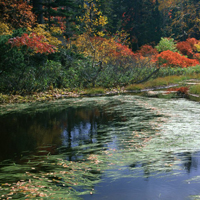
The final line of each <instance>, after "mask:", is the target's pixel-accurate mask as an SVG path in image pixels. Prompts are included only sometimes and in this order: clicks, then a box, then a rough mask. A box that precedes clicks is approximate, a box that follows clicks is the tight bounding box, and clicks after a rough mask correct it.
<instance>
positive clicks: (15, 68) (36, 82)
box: [0, 0, 200, 94]
mask: <svg viewBox="0 0 200 200" xmlns="http://www.w3.org/2000/svg"><path fill="white" fill-rule="evenodd" d="M199 9H200V2H199V1H197V0H134V1H130V0H27V1H26V0H1V1H0V52H1V54H0V92H1V93H7V94H16V93H20V94H27V93H32V92H37V91H45V90H47V89H49V88H70V89H72V90H73V89H74V88H90V87H117V86H126V85H128V84H132V83H141V82H143V81H146V80H148V79H149V78H150V77H156V76H157V75H158V73H159V71H160V69H161V68H177V67H178V68H187V67H190V66H195V65H198V64H199V60H200V54H199V52H200V41H199V39H200V16H199Z"/></svg>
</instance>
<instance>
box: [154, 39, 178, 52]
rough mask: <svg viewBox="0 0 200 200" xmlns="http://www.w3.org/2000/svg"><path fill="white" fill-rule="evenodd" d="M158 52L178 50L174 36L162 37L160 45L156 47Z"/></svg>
mask: <svg viewBox="0 0 200 200" xmlns="http://www.w3.org/2000/svg"><path fill="white" fill-rule="evenodd" d="M155 48H156V49H157V50H158V52H163V51H167V50H170V51H172V52H176V51H177V49H176V43H175V42H174V39H173V38H163V37H162V38H161V40H160V42H159V43H158V45H157V46H156V47H155Z"/></svg>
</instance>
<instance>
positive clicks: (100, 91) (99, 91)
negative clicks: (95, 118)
mask: <svg viewBox="0 0 200 200" xmlns="http://www.w3.org/2000/svg"><path fill="white" fill-rule="evenodd" d="M104 93H105V89H104V88H101V87H99V88H90V89H87V90H85V94H104Z"/></svg>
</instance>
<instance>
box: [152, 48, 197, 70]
mask: <svg viewBox="0 0 200 200" xmlns="http://www.w3.org/2000/svg"><path fill="white" fill-rule="evenodd" d="M155 60H156V61H157V62H159V64H161V65H162V67H166V66H172V67H189V66H195V65H198V64H199V61H198V60H195V59H189V58H186V57H185V56H182V55H180V54H179V53H177V52H172V51H170V50H167V51H163V52H161V53H160V54H158V55H157V56H156V59H155Z"/></svg>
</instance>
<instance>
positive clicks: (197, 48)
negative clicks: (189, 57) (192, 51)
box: [194, 42, 200, 52]
mask: <svg viewBox="0 0 200 200" xmlns="http://www.w3.org/2000/svg"><path fill="white" fill-rule="evenodd" d="M194 46H195V47H196V51H197V52H200V42H199V43H197V44H195V45H194Z"/></svg>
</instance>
